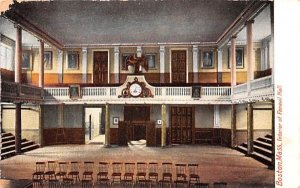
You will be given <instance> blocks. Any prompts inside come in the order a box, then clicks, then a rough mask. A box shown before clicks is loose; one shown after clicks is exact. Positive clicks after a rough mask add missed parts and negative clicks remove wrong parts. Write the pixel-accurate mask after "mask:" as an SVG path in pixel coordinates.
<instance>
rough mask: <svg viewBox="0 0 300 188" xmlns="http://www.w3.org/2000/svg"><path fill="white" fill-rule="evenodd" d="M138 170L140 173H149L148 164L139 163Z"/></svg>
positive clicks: (137, 164)
mask: <svg viewBox="0 0 300 188" xmlns="http://www.w3.org/2000/svg"><path fill="white" fill-rule="evenodd" d="M136 168H137V172H138V173H146V172H147V163H144V162H138V163H136Z"/></svg>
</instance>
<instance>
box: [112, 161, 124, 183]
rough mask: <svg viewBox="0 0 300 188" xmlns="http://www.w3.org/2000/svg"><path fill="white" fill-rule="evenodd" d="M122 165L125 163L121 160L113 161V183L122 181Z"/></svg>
mask: <svg viewBox="0 0 300 188" xmlns="http://www.w3.org/2000/svg"><path fill="white" fill-rule="evenodd" d="M122 165H123V163H120V162H113V163H112V174H111V179H112V182H111V183H115V182H118V183H121V177H122Z"/></svg>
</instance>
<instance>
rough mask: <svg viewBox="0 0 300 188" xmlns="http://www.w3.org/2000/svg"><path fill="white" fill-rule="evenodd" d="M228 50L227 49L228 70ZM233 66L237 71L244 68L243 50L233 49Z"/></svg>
mask: <svg viewBox="0 0 300 188" xmlns="http://www.w3.org/2000/svg"><path fill="white" fill-rule="evenodd" d="M230 56H231V55H230V48H228V69H230V63H231V62H230ZM235 64H236V68H237V69H243V68H244V48H236V49H235Z"/></svg>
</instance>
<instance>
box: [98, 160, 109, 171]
mask: <svg viewBox="0 0 300 188" xmlns="http://www.w3.org/2000/svg"><path fill="white" fill-rule="evenodd" d="M98 170H99V172H108V163H107V162H99V164H98Z"/></svg>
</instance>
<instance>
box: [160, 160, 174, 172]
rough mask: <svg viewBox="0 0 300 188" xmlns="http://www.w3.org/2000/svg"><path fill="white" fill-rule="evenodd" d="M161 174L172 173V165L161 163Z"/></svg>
mask: <svg viewBox="0 0 300 188" xmlns="http://www.w3.org/2000/svg"><path fill="white" fill-rule="evenodd" d="M162 172H163V173H172V163H170V162H167V163H162Z"/></svg>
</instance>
